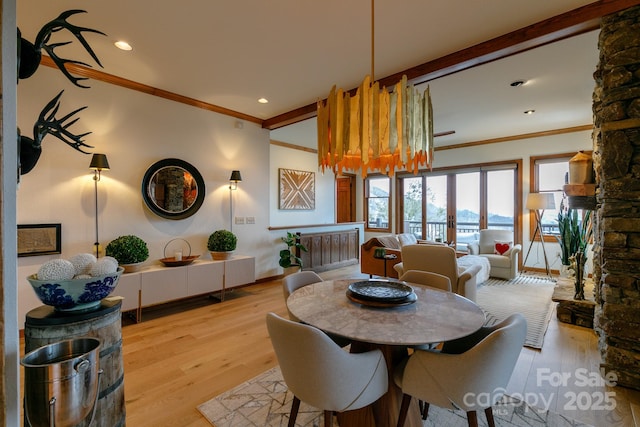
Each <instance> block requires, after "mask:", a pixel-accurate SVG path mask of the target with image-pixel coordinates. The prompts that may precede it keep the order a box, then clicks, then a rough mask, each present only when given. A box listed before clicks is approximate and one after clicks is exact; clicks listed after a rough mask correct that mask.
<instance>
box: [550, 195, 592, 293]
mask: <svg viewBox="0 0 640 427" xmlns="http://www.w3.org/2000/svg"><path fill="white" fill-rule="evenodd" d="M558 229H559V231H560V233H559V235H558V236H557V237H556V238H557V240H558V243H559V244H560V261H561V262H562V265H564V266H566V267H567V268H568V269H569V270H570V271H571V272H572V276H573V277H574V280H575V295H574V298H575V299H584V270H585V265H586V263H587V246H588V244H589V241H590V240H591V237H592V235H593V227H592V224H591V211H590V210H586V211H584V214H583V216H582V218H579V217H578V211H577V210H576V209H571V208H568V207H567V206H566V203H565V200H564V199H563V200H562V202H561V203H560V210H559V212H558Z"/></svg>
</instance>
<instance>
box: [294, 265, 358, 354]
mask: <svg viewBox="0 0 640 427" xmlns="http://www.w3.org/2000/svg"><path fill="white" fill-rule="evenodd" d="M322 281H323V280H322V277H320V276H319V275H318V273H316V272H314V271H311V270H305V271H298V272H297V273H293V274H289V275H288V276H285V277H284V278H283V279H282V292H283V294H284V302H285V305H286V303H287V298H289V295H291V294H292V293H293V292H294V291H295V290H297V289H300V288H302V287H303V286H307V285H311V284H312V283H318V282H322ZM287 312H288V313H289V319H291V320H293V321H294V322H300V319H298V318H297V317H296V316H295V315H294V314H293V313H292V312H291V310H289V306H288V305H287ZM327 335H328V336H329V338H331V339H332V340H333V342H335V343H336V344H338V345H339V346H340V347H345V346H347V345H349V344H351V340H349V339H348V338H345V337H342V336H340V335H335V334H327Z"/></svg>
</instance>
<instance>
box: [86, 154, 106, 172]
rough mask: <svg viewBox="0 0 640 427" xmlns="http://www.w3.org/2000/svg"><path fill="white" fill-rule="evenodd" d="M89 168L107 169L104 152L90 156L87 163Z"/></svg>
mask: <svg viewBox="0 0 640 427" xmlns="http://www.w3.org/2000/svg"><path fill="white" fill-rule="evenodd" d="M89 169H94V170H97V171H101V170H105V169H109V161H108V160H107V155H106V154H94V155H93V157H92V158H91V164H90V165H89Z"/></svg>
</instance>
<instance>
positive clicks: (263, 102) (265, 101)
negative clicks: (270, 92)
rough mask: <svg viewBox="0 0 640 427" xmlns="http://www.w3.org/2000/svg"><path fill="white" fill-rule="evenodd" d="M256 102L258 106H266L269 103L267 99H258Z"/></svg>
mask: <svg viewBox="0 0 640 427" xmlns="http://www.w3.org/2000/svg"><path fill="white" fill-rule="evenodd" d="M258 102H259V103H260V104H267V103H269V100H268V99H267V98H260V99H258Z"/></svg>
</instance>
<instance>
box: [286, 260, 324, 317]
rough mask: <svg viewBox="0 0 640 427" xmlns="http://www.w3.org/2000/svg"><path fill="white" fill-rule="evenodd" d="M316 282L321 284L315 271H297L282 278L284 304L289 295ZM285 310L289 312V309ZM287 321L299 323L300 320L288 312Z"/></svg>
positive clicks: (320, 278)
mask: <svg viewBox="0 0 640 427" xmlns="http://www.w3.org/2000/svg"><path fill="white" fill-rule="evenodd" d="M318 282H322V277H320V276H319V275H318V273H316V272H315V271H311V270H306V271H298V272H297V273H292V274H289V275H288V276H284V277H283V278H282V292H283V294H284V301H285V303H286V302H287V298H289V295H291V294H292V293H293V291H295V290H296V289H299V288H301V287H303V286H307V285H310V284H312V283H318ZM287 310H289V307H287ZM289 319H291V320H293V321H296V322H299V321H300V319H298V318H297V317H296V316H294V315H293V313H291V312H290V311H289Z"/></svg>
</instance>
